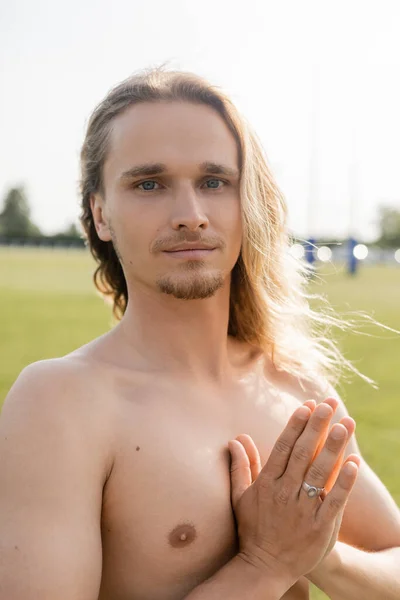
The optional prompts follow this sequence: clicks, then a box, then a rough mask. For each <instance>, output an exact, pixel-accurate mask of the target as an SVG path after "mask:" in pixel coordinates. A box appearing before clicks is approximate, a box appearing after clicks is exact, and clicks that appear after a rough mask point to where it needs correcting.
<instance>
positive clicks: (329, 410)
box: [318, 404, 332, 417]
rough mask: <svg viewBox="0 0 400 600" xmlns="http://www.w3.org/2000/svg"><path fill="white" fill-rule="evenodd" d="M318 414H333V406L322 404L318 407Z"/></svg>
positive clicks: (326, 415) (323, 415)
mask: <svg viewBox="0 0 400 600" xmlns="http://www.w3.org/2000/svg"><path fill="white" fill-rule="evenodd" d="M318 414H319V416H320V417H329V415H331V414H332V408H331V407H330V406H328V405H327V404H320V405H319V408H318Z"/></svg>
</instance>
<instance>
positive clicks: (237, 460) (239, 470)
mask: <svg viewBox="0 0 400 600" xmlns="http://www.w3.org/2000/svg"><path fill="white" fill-rule="evenodd" d="M228 448H229V451H230V453H231V466H230V475H231V500H232V506H233V509H234V510H236V506H237V503H238V502H239V500H240V498H241V497H242V495H243V493H244V492H245V491H246V490H247V488H248V487H249V485H251V470H250V461H249V457H248V456H247V454H246V450H245V449H244V447H243V445H242V444H241V443H240V442H238V441H237V440H230V441H229V442H228Z"/></svg>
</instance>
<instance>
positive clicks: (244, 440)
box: [236, 433, 261, 481]
mask: <svg viewBox="0 0 400 600" xmlns="http://www.w3.org/2000/svg"><path fill="white" fill-rule="evenodd" d="M236 439H237V440H238V441H239V442H240V443H241V444H242V445H243V447H244V449H245V450H246V454H247V456H248V457H249V461H250V471H251V479H252V481H255V480H256V479H257V477H258V476H259V474H260V471H261V458H260V453H259V451H258V448H257V446H256V445H255V443H254V441H253V439H252V438H251V437H250V436H249V435H248V434H247V433H241V434H240V435H238V436H237V437H236Z"/></svg>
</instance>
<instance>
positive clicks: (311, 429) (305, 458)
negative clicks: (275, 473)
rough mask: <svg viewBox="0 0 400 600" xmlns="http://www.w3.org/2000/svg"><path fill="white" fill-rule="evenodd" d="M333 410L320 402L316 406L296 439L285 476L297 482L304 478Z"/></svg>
mask: <svg viewBox="0 0 400 600" xmlns="http://www.w3.org/2000/svg"><path fill="white" fill-rule="evenodd" d="M332 417H333V410H332V408H331V406H329V405H328V404H325V402H322V403H321V404H319V405H318V406H317V408H316V409H315V411H314V412H313V414H312V415H311V417H310V420H309V422H308V424H307V427H306V428H305V430H304V432H303V434H302V435H301V436H300V437H299V439H298V440H297V442H296V444H295V446H294V448H293V452H292V453H291V456H290V459H289V462H288V466H287V469H286V471H285V477H286V478H287V479H289V480H291V481H293V482H296V484H297V483H298V484H299V486H300V485H301V482H302V481H303V480H304V479H305V476H306V472H307V470H308V468H309V466H310V465H311V463H312V462H313V459H314V457H315V455H316V451H317V449H318V445H319V443H320V441H321V438H322V437H324V436H326V435H327V431H328V429H329V424H330V421H331V418H332Z"/></svg>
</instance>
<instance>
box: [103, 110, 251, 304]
mask: <svg viewBox="0 0 400 600" xmlns="http://www.w3.org/2000/svg"><path fill="white" fill-rule="evenodd" d="M238 162H239V161H238V149H237V144H236V141H235V138H234V137H233V135H232V133H231V132H230V130H229V128H228V127H227V125H226V124H225V122H224V120H223V119H222V118H221V117H220V115H219V114H218V113H217V112H216V111H214V110H213V109H212V108H211V107H208V106H204V105H197V104H191V103H187V102H171V103H165V102H159V103H142V104H138V105H135V106H132V107H130V108H129V109H128V110H127V111H126V112H125V113H124V114H122V115H120V116H119V117H117V118H116V119H115V121H114V123H113V131H112V134H111V141H110V148H109V153H108V159H107V160H106V163H105V165H104V171H103V177H104V189H105V201H103V200H102V199H101V198H99V197H98V196H96V200H95V202H94V203H92V208H93V214H94V217H95V222H96V226H97V231H98V234H99V237H100V238H101V239H102V240H104V241H109V240H112V241H113V243H114V246H115V248H116V251H117V253H118V256H119V257H120V260H121V263H122V267H123V269H124V273H125V277H126V278H127V281H128V285H130V286H135V285H140V286H145V287H146V288H148V287H150V288H152V289H157V290H158V291H161V292H163V293H168V294H172V295H173V296H175V297H176V298H184V299H198V298H207V297H210V296H212V295H213V294H214V293H215V292H216V291H217V289H219V288H220V287H222V285H223V284H224V282H226V281H227V280H228V278H229V274H230V272H231V270H232V268H233V267H234V265H235V263H236V260H237V258H238V256H239V252H240V247H241V237H242V226H241V213H240V198H239V164H238ZM182 245H183V246H186V248H185V249H184V250H183V251H182V250H181V251H176V246H179V247H181V246H182ZM202 245H203V246H206V248H204V247H203V249H197V250H195V248H199V246H202ZM174 250H175V251H174Z"/></svg>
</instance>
